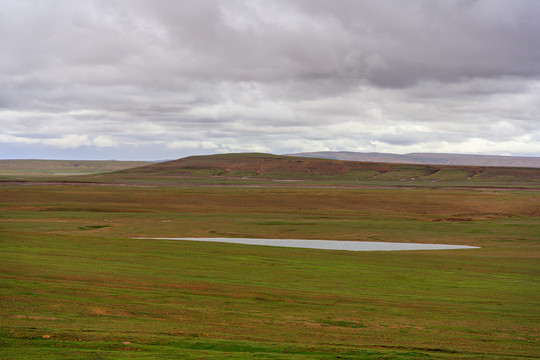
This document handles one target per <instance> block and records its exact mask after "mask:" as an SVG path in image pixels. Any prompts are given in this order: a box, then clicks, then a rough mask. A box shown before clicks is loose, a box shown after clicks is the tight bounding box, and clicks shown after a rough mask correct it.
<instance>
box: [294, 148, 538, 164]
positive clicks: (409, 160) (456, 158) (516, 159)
mask: <svg viewBox="0 0 540 360" xmlns="http://www.w3.org/2000/svg"><path fill="white" fill-rule="evenodd" d="M288 155H290V156H300V157H315V158H323V159H332V160H348V161H367V162H383V163H393V164H395V163H399V164H422V165H463V166H504V167H533V168H540V157H527V156H496V155H466V154H463V155H462V154H437V153H410V154H404V155H400V154H391V153H378V152H369V153H362V152H349V151H316V152H303V153H298V154H288Z"/></svg>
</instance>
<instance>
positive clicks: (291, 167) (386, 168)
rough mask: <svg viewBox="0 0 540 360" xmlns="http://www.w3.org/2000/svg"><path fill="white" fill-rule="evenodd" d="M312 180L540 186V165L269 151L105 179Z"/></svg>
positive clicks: (186, 162)
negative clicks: (446, 162)
mask: <svg viewBox="0 0 540 360" xmlns="http://www.w3.org/2000/svg"><path fill="white" fill-rule="evenodd" d="M130 178H131V179H152V180H158V179H159V180H170V179H176V180H186V179H204V180H205V181H208V180H214V181H216V180H220V181H221V180H227V179H229V180H230V179H243V181H244V183H246V182H249V181H250V180H261V179H271V180H308V181H315V182H321V181H322V182H326V183H329V182H333V183H334V184H353V185H354V184H399V185H415V186H416V185H429V186H432V185H437V186H441V185H445V184H448V185H452V186H456V185H460V186H484V185H502V186H529V187H530V186H534V187H540V169H537V168H504V167H486V166H445V165H408V164H387V163H368V162H357V161H339V160H328V159H319V158H302V157H292V156H278V155H269V154H257V153H253V154H222V155H212V156H191V157H187V158H183V159H179V160H173V161H167V162H162V163H158V164H153V165H149V166H143V167H137V168H132V169H127V170H123V171H120V172H118V173H116V174H113V175H108V176H107V177H106V179H109V180H114V179H119V180H124V181H125V180H127V179H130Z"/></svg>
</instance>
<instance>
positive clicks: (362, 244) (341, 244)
mask: <svg viewBox="0 0 540 360" xmlns="http://www.w3.org/2000/svg"><path fill="white" fill-rule="evenodd" d="M152 239H159V240H184V241H209V242H222V243H233V244H246V245H266V246H282V247H292V248H308V249H322V250H346V251H396V250H452V249H476V248H478V246H466V245H445V244H417V243H395V242H372V241H334V240H298V239H248V238H162V237H160V238H152Z"/></svg>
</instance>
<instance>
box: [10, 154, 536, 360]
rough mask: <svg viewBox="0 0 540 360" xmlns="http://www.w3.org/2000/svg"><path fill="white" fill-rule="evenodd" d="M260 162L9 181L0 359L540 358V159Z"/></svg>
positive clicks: (144, 169)
mask: <svg viewBox="0 0 540 360" xmlns="http://www.w3.org/2000/svg"><path fill="white" fill-rule="evenodd" d="M250 157H251V158H253V157H254V156H253V155H250V156H247V157H246V159H247V160H245V162H246V163H245V164H244V165H243V168H234V169H233V168H231V165H230V164H231V163H237V160H238V159H236V160H235V161H232V162H231V161H230V159H229V160H228V161H229V163H228V164H227V165H224V167H225V168H227V169H228V170H229V171H227V172H223V171H221V170H219V169H217V168H214V170H212V169H211V168H209V167H206V168H204V167H197V168H195V167H193V165H192V164H193V161H192V162H189V161H188V162H189V171H188V170H186V169H185V168H184V169H182V170H181V171H176V172H175V171H174V169H173V167H171V164H167V163H162V164H156V165H151V166H161V167H165V168H166V170H160V171H157V172H153V170H152V169H149V168H148V167H145V168H141V169H143V171H140V170H137V169H133V170H130V171H127V172H117V173H114V174H112V175H101V176H92V177H89V176H84V177H77V179H78V180H73V179H74V177H73V176H72V177H69V179H66V180H65V181H64V182H59V181H58V177H55V178H53V179H50V181H47V180H46V179H45V180H44V179H42V178H40V179H39V181H33V180H32V178H31V177H28V178H24V179H23V180H21V179H18V180H17V181H13V179H8V178H6V179H4V181H3V182H0V260H1V261H0V304H1V306H0V357H1V358H3V359H37V358H39V359H173V358H174V359H176V358H185V359H223V358H228V359H248V358H256V359H337V358H340V359H386V358H388V359H430V358H433V359H440V358H442V359H456V358H461V359H486V358H490V359H533V358H538V357H540V351H539V350H538V349H539V346H538V345H539V342H538V336H539V326H538V324H539V323H540V316H539V309H540V284H539V279H540V278H539V275H540V271H539V270H540V269H539V266H538V264H539V257H540V242H539V239H540V192H539V191H538V186H539V183H538V182H539V179H540V177H537V175H538V174H539V171H540V170H537V169H536V170H531V169H517V170H516V169H513V170H505V169H502V170H497V171H499V172H497V171H495V170H494V169H491V168H482V169H481V170H482V171H481V172H476V173H474V172H475V171H477V170H478V168H474V169H473V168H466V167H452V168H440V169H435V170H437V171H434V169H433V168H431V170H429V169H428V170H425V169H426V168H421V167H403V166H401V167H398V166H395V167H394V168H391V167H390V166H389V165H379V169H377V168H375V167H374V166H373V165H369V166H371V168H368V167H369V166H368V165H366V167H365V168H364V169H360V168H354V169H352V168H350V169H349V168H348V166H349V165H348V164H343V163H333V164H334V165H332V167H330V170H331V171H330V172H324V171H322V170H321V172H322V173H321V172H319V173H318V172H317V171H318V170H317V169H320V168H316V167H314V166H315V165H313V164H314V163H313V162H311V163H309V164H308V165H307V167H304V168H302V169H303V170H302V169H300V170H298V169H293V170H294V171H293V170H291V168H290V166H291V165H290V163H287V164H288V166H289V167H286V168H283V169H284V170H283V171H282V172H281V176H280V177H272V176H270V175H271V174H275V173H276V171H277V172H279V171H278V170H279V166H278V164H273V163H271V160H272V158H270V157H263V159H262V160H261V158H260V157H259V158H257V161H260V162H261V163H264V164H265V165H264V166H265V168H264V169H270V170H268V174H270V175H268V176H266V177H264V174H265V172H264V169H261V168H260V167H259V168H257V169H255V170H254V168H252V167H250V166H251V165H253V162H252V161H251V160H250V159H249V158H250ZM268 159H270V160H268ZM203 160H204V159H203ZM218 160H222V159H218ZM266 160H268V161H266ZM274 160H275V159H274ZM208 161H210V160H208ZM211 161H214V162H215V161H217V160H216V158H211ZM295 161H297V163H299V161H300V160H295ZM302 161H305V160H302ZM324 161H329V160H324ZM203 162H204V161H202V162H199V163H203ZM248 164H251V165H249V166H248ZM325 164H326V163H325ZM212 166H214V165H212ZM257 166H259V165H257ZM302 166H304V165H302ZM351 166H352V165H351ZM167 167H168V168H167ZM150 168H151V167H150ZM396 168H397V169H398V170H395V169H396ZM154 169H155V168H154ZM216 169H217V170H216ZM305 169H308V170H309V171H310V173H309V176H307V175H306V176H304V175H302V174H305V173H302V171H304V170H305ZM335 169H345V170H343V171H342V172H341V173H340V174H339V177H336V170H335ZM347 169H348V170H347ZM400 169H401V170H400ZM422 169H424V170H422ZM391 170H392V171H391ZM394 170H395V171H394ZM220 171H221V172H220ZM325 171H326V170H325ZM340 171H341V170H340ZM347 171H354V174H353V175H354V176H353V175H350V172H347ZM377 171H379V172H377ZM396 171H402V173H399V172H396ZM227 174H228V175H227ZM299 174H300V175H299ZM348 174H349V175H350V176H349V175H348ZM362 174H363V175H365V176H364V177H363V178H362V177H361V176H360V175H362ZM380 174H387V175H380ZM411 174H413V175H411ZM419 174H420V175H421V174H424V175H425V176H429V175H433V176H435V178H432V179H427V178H426V179H425V180H424V181H421V180H419V177H420V175H419ZM444 174H448V177H444V176H446V175H444ZM471 174H473V175H472V176H476V178H475V179H469V180H467V177H471ZM475 174H476V175H475ZM477 174H480V175H477ZM481 174H484V175H485V177H484V178H483V179H482V177H481V176H482V175H481ZM486 174H487V175H486ZM489 174H495V175H493V176H488V175H489ZM515 174H517V175H515ZM443 175H444V176H443ZM257 176H263V177H264V178H257ZM462 176H465V177H464V178H463V177H462ZM385 177H386V179H388V178H390V179H389V180H382V179H385ZM437 177H438V178H437ZM411 178H414V180H411ZM401 179H406V180H401ZM435 179H438V180H437V182H435ZM490 179H491V180H490ZM493 179H495V180H493ZM276 180H281V181H276ZM284 180H285V181H284ZM492 180H493V181H492ZM419 181H420V182H419ZM471 182H472V184H473V185H471ZM136 237H227V238H230V237H241V238H282V239H290V238H294V239H329V240H347V241H351V240H352V241H385V242H421V243H435V244H456V245H469V246H479V247H480V248H478V249H466V250H430V251H396V252H384V251H374V252H348V251H330V250H316V249H298V248H282V247H265V246H252V245H242V244H227V243H210V242H190V241H169V240H153V239H136Z"/></svg>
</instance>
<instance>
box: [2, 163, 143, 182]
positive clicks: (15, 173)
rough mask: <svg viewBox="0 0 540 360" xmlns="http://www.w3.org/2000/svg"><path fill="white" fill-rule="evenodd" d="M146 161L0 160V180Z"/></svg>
mask: <svg viewBox="0 0 540 360" xmlns="http://www.w3.org/2000/svg"><path fill="white" fill-rule="evenodd" d="M149 164H151V163H150V162H147V161H114V160H110V161H93V160H0V180H8V179H26V178H35V177H47V176H51V175H54V176H73V175H89V174H98V173H106V172H111V171H119V170H123V169H128V168H133V167H138V166H143V165H149Z"/></svg>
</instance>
